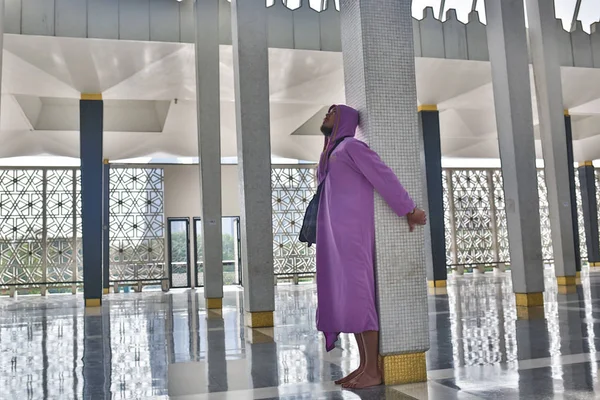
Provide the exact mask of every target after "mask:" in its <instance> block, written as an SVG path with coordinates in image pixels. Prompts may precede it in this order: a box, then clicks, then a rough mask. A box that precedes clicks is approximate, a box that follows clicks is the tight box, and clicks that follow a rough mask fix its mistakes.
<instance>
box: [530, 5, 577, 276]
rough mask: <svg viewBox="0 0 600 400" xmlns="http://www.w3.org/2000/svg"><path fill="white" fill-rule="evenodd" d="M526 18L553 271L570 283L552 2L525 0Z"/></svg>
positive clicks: (569, 235) (572, 252) (570, 248)
mask: <svg viewBox="0 0 600 400" xmlns="http://www.w3.org/2000/svg"><path fill="white" fill-rule="evenodd" d="M527 18H528V21H529V30H528V32H529V41H530V47H531V53H532V59H533V71H534V76H535V88H536V93H537V105H538V115H539V119H540V134H541V139H542V151H543V153H544V170H545V174H544V175H545V178H546V186H547V188H548V205H549V209H550V226H551V229H552V246H553V248H554V270H555V273H556V276H557V278H558V280H559V281H560V283H566V284H569V285H571V284H575V275H576V267H575V265H576V263H575V247H574V240H573V221H572V219H573V216H572V213H571V191H570V182H569V157H568V151H567V143H566V140H565V136H566V133H565V123H564V120H563V113H564V106H563V95H562V82H561V73H560V63H559V56H558V54H559V53H558V44H559V41H558V40H557V33H558V32H557V29H558V24H557V23H556V17H555V14H554V2H553V1H548V0H527Z"/></svg>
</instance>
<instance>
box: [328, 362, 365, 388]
mask: <svg viewBox="0 0 600 400" xmlns="http://www.w3.org/2000/svg"><path fill="white" fill-rule="evenodd" d="M363 369H364V368H363V367H362V366H360V367H358V368H357V369H356V370H355V371H353V372H351V373H350V375H348V376H345V377H343V378H342V379H338V380H337V381H335V384H336V385H343V384H344V383H347V382H350V381H351V380H352V379H354V378H356V377H357V376H358V375H360V374H362V372H363Z"/></svg>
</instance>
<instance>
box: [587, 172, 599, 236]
mask: <svg viewBox="0 0 600 400" xmlns="http://www.w3.org/2000/svg"><path fill="white" fill-rule="evenodd" d="M594 175H595V176H596V202H597V203H598V210H600V169H596V170H594ZM598 223H599V224H600V212H598ZM598 226H600V225H598ZM586 243H587V242H586Z"/></svg>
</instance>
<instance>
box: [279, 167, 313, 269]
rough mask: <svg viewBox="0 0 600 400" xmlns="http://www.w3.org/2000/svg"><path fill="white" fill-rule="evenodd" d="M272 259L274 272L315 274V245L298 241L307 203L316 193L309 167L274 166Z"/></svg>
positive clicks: (311, 171)
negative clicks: (307, 244)
mask: <svg viewBox="0 0 600 400" xmlns="http://www.w3.org/2000/svg"><path fill="white" fill-rule="evenodd" d="M271 186H272V191H273V192H272V200H273V259H274V260H273V261H274V264H275V274H276V275H297V274H313V273H315V271H316V269H315V247H314V246H311V247H307V246H306V244H305V243H300V242H299V241H298V234H299V233H300V229H301V228H302V220H303V218H304V212H305V210H306V207H307V206H308V203H309V202H310V200H311V199H312V197H313V195H314V193H315V187H316V184H315V172H314V169H312V168H273V169H272V172H271Z"/></svg>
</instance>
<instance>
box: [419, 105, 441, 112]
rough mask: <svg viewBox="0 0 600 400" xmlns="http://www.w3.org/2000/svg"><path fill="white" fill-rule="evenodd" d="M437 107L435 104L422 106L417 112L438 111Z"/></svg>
mask: <svg viewBox="0 0 600 400" xmlns="http://www.w3.org/2000/svg"><path fill="white" fill-rule="evenodd" d="M437 110H438V108H437V105H435V104H422V105H420V106H418V107H417V111H418V112H421V111H437Z"/></svg>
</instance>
